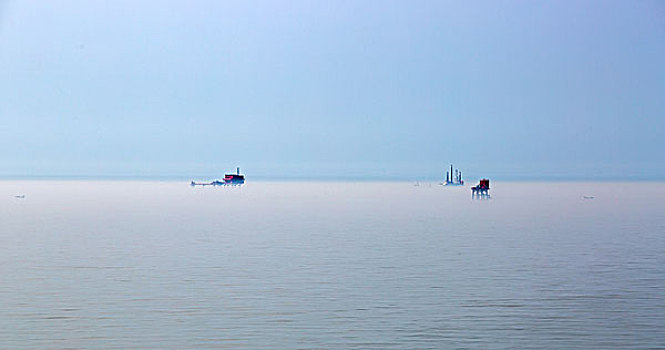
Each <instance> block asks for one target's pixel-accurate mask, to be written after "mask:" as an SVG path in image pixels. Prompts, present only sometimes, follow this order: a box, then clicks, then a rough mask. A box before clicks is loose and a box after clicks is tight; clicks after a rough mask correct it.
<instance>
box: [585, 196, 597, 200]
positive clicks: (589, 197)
mask: <svg viewBox="0 0 665 350" xmlns="http://www.w3.org/2000/svg"><path fill="white" fill-rule="evenodd" d="M594 198H596V197H594V196H584V199H594Z"/></svg>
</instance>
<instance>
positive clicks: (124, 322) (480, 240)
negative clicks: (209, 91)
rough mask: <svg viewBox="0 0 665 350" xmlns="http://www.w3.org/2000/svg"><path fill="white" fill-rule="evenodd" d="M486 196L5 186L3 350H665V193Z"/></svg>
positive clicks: (374, 188)
mask: <svg viewBox="0 0 665 350" xmlns="http://www.w3.org/2000/svg"><path fill="white" fill-rule="evenodd" d="M490 192H491V193H492V196H493V198H492V199H491V200H481V201H479V200H472V199H471V194H470V191H469V188H468V186H466V187H457V188H444V187H442V186H439V185H437V184H432V186H431V187H430V186H428V184H427V183H421V186H413V184H410V183H380V182H377V183H372V182H368V183H335V182H303V183H293V182H288V183H270V182H256V183H252V182H249V183H248V184H247V185H246V186H243V187H242V188H213V187H206V188H198V187H197V188H192V187H190V186H188V185H187V184H186V183H175V182H154V183H152V182H131V181H127V182H123V181H116V182H114V181H106V182H104V181H50V182H49V181H2V182H0V223H1V224H0V225H1V226H0V242H1V244H0V276H1V280H0V282H1V283H0V347H2V348H8V349H63V348H67V349H130V348H141V349H185V348H231V349H267V348H272V349H351V348H356V349H442V348H479V349H506V348H533V349H541V348H548V349H552V348H560V349H571V348H578V349H608V348H615V349H626V348H630V349H647V348H663V347H665V335H664V334H665V333H663V332H662V329H663V326H664V325H665V272H664V269H663V266H665V254H664V253H665V206H663V205H662V203H661V201H662V198H663V195H665V184H663V183H493V184H492V190H491V191H490ZM18 194H25V198H16V197H14V196H15V195H18ZM585 195H586V196H594V199H585V198H584V196H585Z"/></svg>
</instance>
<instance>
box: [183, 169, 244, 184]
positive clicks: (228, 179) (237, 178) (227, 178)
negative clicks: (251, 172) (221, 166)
mask: <svg viewBox="0 0 665 350" xmlns="http://www.w3.org/2000/svg"><path fill="white" fill-rule="evenodd" d="M244 183H245V175H241V174H240V168H236V173H235V174H224V178H223V179H221V180H215V181H212V182H195V181H192V182H191V183H190V185H192V186H240V185H242V184H244Z"/></svg>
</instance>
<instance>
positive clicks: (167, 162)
mask: <svg viewBox="0 0 665 350" xmlns="http://www.w3.org/2000/svg"><path fill="white" fill-rule="evenodd" d="M664 152H665V2H662V1H472V2H467V1H458V2H449V1H360V0H358V1H326V2H324V1H53V2H51V1H6V0H5V1H3V0H0V160H1V162H0V176H19V177H20V176H50V175H100V176H116V175H117V176H171V175H173V176H182V177H187V176H192V177H197V176H198V177H201V176H212V175H214V174H220V173H223V172H225V171H232V170H234V169H235V167H236V166H241V167H243V169H244V171H245V172H246V173H247V174H248V176H249V175H255V176H257V177H272V176H275V177H276V178H279V177H280V176H282V175H283V174H286V173H288V174H289V176H293V177H303V178H306V177H323V176H325V177H337V176H339V177H342V176H349V177H369V178H399V176H401V174H409V179H411V178H443V177H444V176H445V169H446V167H447V164H449V163H451V162H453V163H455V165H456V166H459V167H460V168H462V170H463V171H465V173H466V174H467V175H468V176H469V177H470V178H474V177H480V176H490V177H498V178H504V179H510V178H516V179H520V178H530V179H539V178H541V179H551V178H562V179H564V178H570V179H594V178H599V179H619V180H621V179H626V180H630V179H660V180H663V179H665V155H664Z"/></svg>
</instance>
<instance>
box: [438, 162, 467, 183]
mask: <svg viewBox="0 0 665 350" xmlns="http://www.w3.org/2000/svg"><path fill="white" fill-rule="evenodd" d="M443 185H446V186H462V185H464V180H462V172H461V171H459V169H455V172H454V173H453V165H452V164H450V172H448V171H446V182H445V183H444V184H443Z"/></svg>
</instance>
